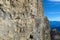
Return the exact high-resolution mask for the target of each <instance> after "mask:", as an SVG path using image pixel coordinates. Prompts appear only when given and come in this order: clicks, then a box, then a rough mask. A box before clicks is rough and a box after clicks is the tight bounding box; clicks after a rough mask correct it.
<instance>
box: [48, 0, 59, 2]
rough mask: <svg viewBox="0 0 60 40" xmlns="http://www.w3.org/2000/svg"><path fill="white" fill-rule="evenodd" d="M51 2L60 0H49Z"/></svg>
mask: <svg viewBox="0 0 60 40" xmlns="http://www.w3.org/2000/svg"><path fill="white" fill-rule="evenodd" d="M49 1H51V2H60V0H49Z"/></svg>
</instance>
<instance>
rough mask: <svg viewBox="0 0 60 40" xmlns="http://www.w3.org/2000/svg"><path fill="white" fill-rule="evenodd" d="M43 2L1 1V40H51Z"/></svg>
mask: <svg viewBox="0 0 60 40" xmlns="http://www.w3.org/2000/svg"><path fill="white" fill-rule="evenodd" d="M47 22H48V20H46V18H44V15H43V9H42V1H41V0H0V40H50V36H49V35H50V34H49V26H48V23H47Z"/></svg>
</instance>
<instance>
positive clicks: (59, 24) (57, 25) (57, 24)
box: [49, 21, 60, 31]
mask: <svg viewBox="0 0 60 40" xmlns="http://www.w3.org/2000/svg"><path fill="white" fill-rule="evenodd" d="M49 23H50V28H51V30H52V29H56V30H57V31H60V21H50V22H49Z"/></svg>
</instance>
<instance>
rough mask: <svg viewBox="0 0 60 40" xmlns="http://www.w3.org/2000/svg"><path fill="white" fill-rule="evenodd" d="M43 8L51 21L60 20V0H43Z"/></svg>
mask: <svg viewBox="0 0 60 40" xmlns="http://www.w3.org/2000/svg"><path fill="white" fill-rule="evenodd" d="M43 9H44V15H45V16H47V17H48V19H49V20H50V21H60V0H43Z"/></svg>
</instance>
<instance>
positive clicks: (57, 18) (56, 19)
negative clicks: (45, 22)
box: [49, 16, 60, 21]
mask: <svg viewBox="0 0 60 40" xmlns="http://www.w3.org/2000/svg"><path fill="white" fill-rule="evenodd" d="M49 20H50V21H60V16H58V17H55V18H54V17H52V18H49Z"/></svg>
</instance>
